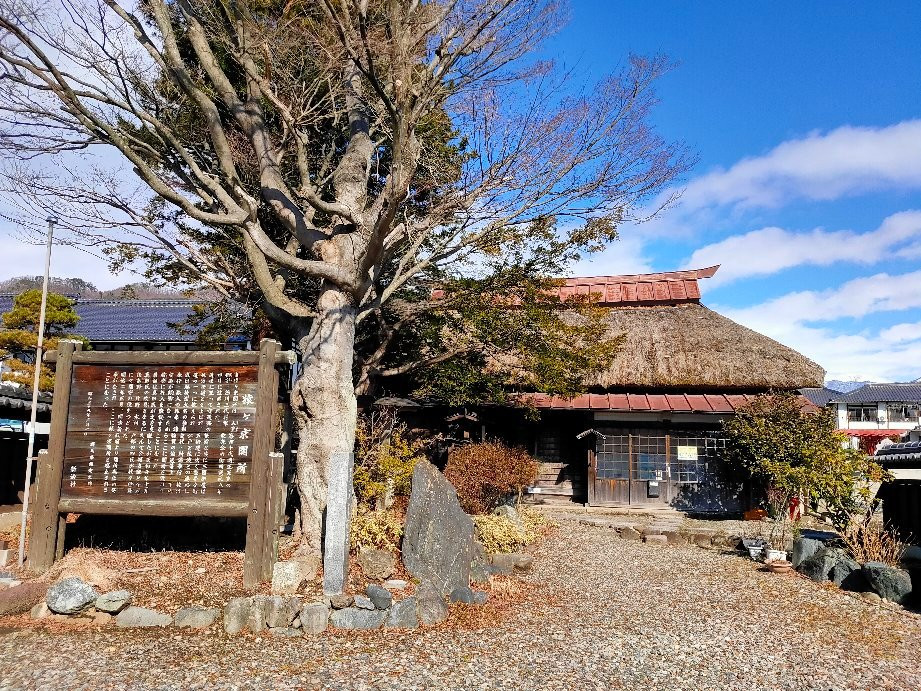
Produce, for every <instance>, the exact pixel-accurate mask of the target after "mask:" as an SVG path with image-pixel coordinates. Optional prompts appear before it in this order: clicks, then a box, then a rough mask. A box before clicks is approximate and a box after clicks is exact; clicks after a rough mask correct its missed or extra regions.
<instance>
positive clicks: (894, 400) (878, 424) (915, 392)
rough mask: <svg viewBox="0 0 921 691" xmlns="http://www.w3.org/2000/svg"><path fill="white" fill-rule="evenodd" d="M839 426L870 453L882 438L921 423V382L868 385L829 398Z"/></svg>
mask: <svg viewBox="0 0 921 691" xmlns="http://www.w3.org/2000/svg"><path fill="white" fill-rule="evenodd" d="M829 405H830V406H832V407H833V408H834V409H835V410H836V412H837V416H838V429H840V430H842V431H843V432H845V433H846V434H847V435H848V436H849V437H851V438H852V439H854V440H855V444H854V445H855V447H856V446H857V445H858V443H859V444H860V446H861V447H862V448H865V449H866V450H867V451H869V452H870V453H872V452H873V449H874V448H875V447H876V444H878V443H879V442H880V441H881V440H883V439H886V438H888V437H898V436H901V435H903V434H904V433H905V432H907V431H908V430H911V429H915V428H917V427H918V425H919V417H921V383H919V382H911V383H906V384H865V385H864V386H862V387H860V388H859V389H855V390H854V391H851V392H850V393H846V394H839V395H838V396H836V397H832V398H831V400H830V401H829Z"/></svg>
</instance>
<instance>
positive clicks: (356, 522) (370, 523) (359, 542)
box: [349, 504, 403, 552]
mask: <svg viewBox="0 0 921 691" xmlns="http://www.w3.org/2000/svg"><path fill="white" fill-rule="evenodd" d="M402 536H403V521H402V520H401V517H400V515H399V514H398V513H396V512H395V511H373V510H371V509H369V508H367V507H366V506H363V505H360V504H359V506H358V510H357V511H356V512H355V515H354V516H352V520H351V522H350V523H349V543H350V545H351V548H352V549H353V550H357V549H358V548H359V547H373V548H374V549H385V550H388V551H390V552H396V551H398V550H399V548H400V538H401V537H402Z"/></svg>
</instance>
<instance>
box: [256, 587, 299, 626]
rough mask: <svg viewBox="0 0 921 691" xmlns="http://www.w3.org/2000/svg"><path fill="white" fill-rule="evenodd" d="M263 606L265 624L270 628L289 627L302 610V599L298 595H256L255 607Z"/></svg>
mask: <svg viewBox="0 0 921 691" xmlns="http://www.w3.org/2000/svg"><path fill="white" fill-rule="evenodd" d="M259 606H261V607H262V609H263V611H264V612H265V625H266V626H267V627H269V628H270V629H277V628H287V627H289V626H291V622H293V621H294V617H296V616H297V614H298V612H300V611H301V600H300V598H297V597H282V596H280V595H271V596H268V597H265V596H263V597H258V596H257V597H254V598H253V607H259Z"/></svg>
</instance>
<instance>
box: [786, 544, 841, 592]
mask: <svg viewBox="0 0 921 691" xmlns="http://www.w3.org/2000/svg"><path fill="white" fill-rule="evenodd" d="M844 558H846V557H845V554H844V552H843V551H842V550H840V549H837V548H834V547H820V548H819V549H818V551H816V552H815V553H814V554H813V555H812V556H810V557H808V558H807V559H805V560H803V561H802V562H800V565H799V568H798V569H797V571H799V572H800V573H801V574H803V575H804V576H806V577H807V578H811V579H812V580H814V581H817V582H819V583H821V582H822V581H827V580H828V579H829V574H830V573H831V570H832V569H833V568H834V567H835V565H836V564H837V563H838V562H839V561H841V560H842V559H844Z"/></svg>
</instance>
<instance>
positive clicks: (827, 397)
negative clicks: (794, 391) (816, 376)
mask: <svg viewBox="0 0 921 691" xmlns="http://www.w3.org/2000/svg"><path fill="white" fill-rule="evenodd" d="M799 392H800V393H801V394H803V396H805V397H806V399H807V400H808V401H809V402H810V403H812V405H814V406H818V407H819V408H824V407H825V406H827V405H828V403H829V401H836V400H838V399H839V398H841V396H843V395H844V394H842V393H841V392H840V391H835V390H834V389H829V388H828V387H825V386H823V387H813V388H806V389H800V390H799Z"/></svg>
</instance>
